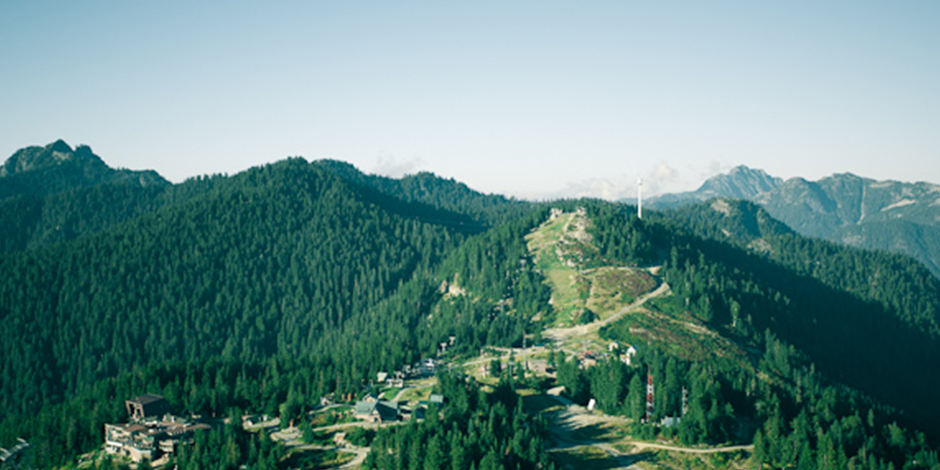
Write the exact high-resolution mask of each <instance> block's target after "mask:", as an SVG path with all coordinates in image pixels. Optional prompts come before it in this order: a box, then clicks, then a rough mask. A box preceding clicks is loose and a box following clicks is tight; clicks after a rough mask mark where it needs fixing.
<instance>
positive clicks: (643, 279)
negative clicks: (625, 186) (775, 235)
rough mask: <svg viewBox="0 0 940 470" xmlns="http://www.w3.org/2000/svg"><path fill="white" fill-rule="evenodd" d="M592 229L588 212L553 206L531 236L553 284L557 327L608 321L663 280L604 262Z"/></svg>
mask: <svg viewBox="0 0 940 470" xmlns="http://www.w3.org/2000/svg"><path fill="white" fill-rule="evenodd" d="M590 227H591V220H590V219H589V218H588V217H587V216H586V215H585V213H584V212H583V211H577V212H573V213H572V212H569V213H563V212H561V211H557V210H554V211H552V216H551V217H550V218H549V219H548V220H547V221H545V222H544V223H542V225H540V226H539V227H538V228H537V229H535V230H533V231H532V233H530V234H528V235H527V236H526V241H527V242H528V247H529V251H531V252H532V253H533V255H534V257H535V262H536V265H537V266H538V268H539V269H540V270H541V271H542V274H543V275H544V276H545V278H546V279H547V280H548V283H549V284H550V285H551V287H552V298H551V303H552V307H553V308H554V311H555V321H554V323H553V326H554V327H558V328H566V327H571V326H574V325H577V324H586V323H590V322H592V321H595V320H604V319H606V318H607V317H609V316H610V315H612V314H613V313H614V312H617V311H619V310H621V309H623V308H624V307H626V306H628V305H630V304H631V303H632V302H633V301H634V300H636V299H637V298H638V297H639V296H640V295H642V294H645V293H647V292H650V291H652V290H653V289H655V288H656V287H657V285H658V284H659V283H658V281H657V280H656V279H655V278H654V277H653V276H652V275H650V274H649V273H648V272H646V271H644V270H641V269H635V268H627V267H618V266H607V265H605V263H604V261H603V260H602V259H601V257H600V255H599V252H598V249H597V247H596V246H594V244H593V243H592V236H591V234H590V232H589V229H590Z"/></svg>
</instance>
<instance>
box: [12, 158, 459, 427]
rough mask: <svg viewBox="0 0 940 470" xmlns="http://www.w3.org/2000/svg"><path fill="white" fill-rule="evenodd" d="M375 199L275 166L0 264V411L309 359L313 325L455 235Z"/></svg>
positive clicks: (421, 262)
mask: <svg viewBox="0 0 940 470" xmlns="http://www.w3.org/2000/svg"><path fill="white" fill-rule="evenodd" d="M375 196H376V194H373V193H368V192H363V190H362V189H357V188H356V187H351V186H349V185H347V184H345V183H344V182H343V181H342V180H340V179H339V178H337V177H335V176H332V175H331V174H329V173H326V172H323V171H322V170H320V169H318V168H317V167H316V166H315V165H310V164H307V163H306V162H304V161H303V160H288V161H284V162H280V163H278V164H275V165H270V166H265V167H261V168H255V169H252V170H249V171H246V172H244V173H242V174H239V175H237V176H234V177H231V178H228V179H225V180H223V181H220V182H219V183H218V184H217V185H216V187H215V188H213V189H212V190H211V191H208V192H206V193H204V194H202V195H199V196H196V197H193V198H191V199H189V200H187V201H185V202H183V203H180V204H177V205H173V206H168V207H164V208H162V209H159V210H156V211H154V212H151V213H148V214H145V215H144V216H142V217H139V218H137V219H133V220H130V221H128V222H125V223H122V224H119V225H115V226H112V227H111V228H108V229H106V230H104V231H102V232H100V233H98V234H95V235H92V236H88V237H82V238H79V239H76V240H74V241H73V242H71V243H67V244H60V245H54V246H51V247H49V248H44V249H39V250H33V251H29V252H25V253H20V254H16V255H8V256H4V257H0V271H2V272H4V274H5V275H4V278H3V282H2V285H0V316H2V320H3V321H2V322H0V324H2V325H3V326H2V327H0V328H2V330H0V336H2V338H3V340H2V341H0V343H2V346H0V348H3V353H2V354H0V357H2V361H3V369H4V370H6V371H8V372H9V373H8V374H7V377H8V379H7V380H4V381H3V383H2V386H3V390H2V395H0V396H2V399H3V403H2V405H3V406H2V407H3V409H4V410H6V411H8V412H15V413H19V412H25V411H27V410H29V409H35V408H37V407H39V406H41V405H42V404H43V403H46V402H54V401H57V400H59V399H61V397H62V396H63V393H66V392H73V391H76V390H79V389H81V387H82V386H83V385H85V384H89V383H92V382H93V381H94V380H96V379H98V378H105V377H110V376H113V375H115V374H116V373H117V372H119V371H121V370H127V369H129V368H131V367H134V366H135V365H136V366H143V365H146V364H147V363H150V362H160V361H168V360H178V359H181V360H198V359H204V358H207V357H212V356H221V357H230V358H233V359H239V360H244V361H257V360H263V359H265V358H267V357H270V356H271V355H276V354H293V353H290V351H303V355H305V356H316V355H317V354H323V351H322V349H321V347H322V344H321V341H320V340H321V339H322V338H323V337H325V335H326V333H327V332H328V331H330V330H335V329H339V328H340V327H341V325H342V324H343V323H344V322H346V321H348V320H349V319H351V318H353V317H355V316H356V315H362V314H364V312H366V311H367V310H368V309H369V308H370V307H371V306H372V305H375V304H376V303H378V302H379V300H381V299H383V298H385V297H387V296H388V295H390V294H391V293H393V292H394V291H395V290H396V289H397V288H398V287H399V285H400V284H401V283H402V282H404V281H407V280H408V279H409V278H410V277H411V276H412V273H414V272H415V271H421V270H428V269H430V268H431V267H432V266H434V265H435V264H436V263H438V262H439V259H440V257H442V256H443V255H444V253H446V252H447V251H448V250H450V249H452V248H453V247H454V246H456V245H457V244H458V243H459V241H460V240H461V238H462V235H460V233H459V232H454V231H453V230H452V229H451V228H450V227H446V226H439V225H433V224H429V223H425V222H422V221H421V220H420V215H415V214H411V213H408V211H407V210H408V209H409V206H408V205H407V204H403V203H399V202H396V201H394V200H386V199H380V200H375V201H373V200H371V198H373V197H375ZM390 365H391V364H390Z"/></svg>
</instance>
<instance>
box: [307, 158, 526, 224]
mask: <svg viewBox="0 0 940 470" xmlns="http://www.w3.org/2000/svg"><path fill="white" fill-rule="evenodd" d="M315 164H316V165H319V166H321V167H323V168H325V169H326V170H328V171H330V172H333V173H335V174H336V175H338V176H339V177H341V178H343V179H346V180H349V181H352V182H354V183H356V184H360V185H363V186H367V187H370V188H373V189H375V190H377V191H379V192H382V193H384V194H387V195H389V196H393V197H395V198H398V199H401V200H403V201H406V202H414V203H422V204H427V205H430V206H432V207H436V208H438V209H443V210H448V211H452V212H456V213H460V214H466V215H467V216H469V217H471V218H472V220H473V221H475V222H476V223H477V224H478V225H480V226H481V227H489V226H495V225H499V224H501V223H504V222H508V221H510V220H512V219H515V218H518V217H521V216H523V215H525V214H527V213H529V212H531V211H532V210H533V208H534V207H536V206H537V204H533V203H530V202H525V201H517V200H515V199H510V198H506V197H503V196H500V195H495V194H491V195H486V194H481V193H479V192H477V191H474V190H472V189H470V188H469V187H467V185H465V184H463V183H460V182H457V181H454V180H453V179H444V178H440V177H438V176H435V175H434V174H432V173H428V172H420V173H417V174H413V175H405V176H403V177H402V178H398V179H396V178H389V177H387V176H378V175H367V174H365V173H363V172H361V171H359V170H358V169H357V168H356V167H354V166H352V165H350V164H349V163H346V162H340V161H336V160H318V161H316V162H315Z"/></svg>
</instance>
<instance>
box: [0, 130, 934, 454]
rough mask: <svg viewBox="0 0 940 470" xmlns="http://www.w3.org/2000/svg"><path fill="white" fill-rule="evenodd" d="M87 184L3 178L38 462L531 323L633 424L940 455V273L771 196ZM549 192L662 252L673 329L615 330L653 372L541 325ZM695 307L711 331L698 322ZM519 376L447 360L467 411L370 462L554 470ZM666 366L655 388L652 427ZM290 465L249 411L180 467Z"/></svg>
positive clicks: (322, 390)
mask: <svg viewBox="0 0 940 470" xmlns="http://www.w3.org/2000/svg"><path fill="white" fill-rule="evenodd" d="M63 145H64V144H63ZM66 147H67V146H66ZM45 150H46V151H47V153H48V152H52V151H57V152H60V153H64V152H65V151H66V148H65V147H62V146H61V145H58V144H52V145H51V146H49V147H47V148H46V149H45ZM69 150H70V149H69ZM35 152H38V153H35ZM79 152H87V153H89V154H90V150H85V149H80V150H79V149H77V150H76V151H75V153H79ZM34 153H35V155H41V152H40V151H39V150H34ZM36 158H38V157H36ZM96 158H97V157H96ZM24 161H25V160H24ZM58 170H62V168H58ZM43 171H47V172H52V173H55V172H53V171H52V169H46V170H43ZM96 171H97V170H96ZM105 173H106V172H105ZM25 174H26V175H27V176H28V178H27V177H26V176H23V175H20V176H18V177H17V178H19V179H18V180H17V181H31V180H30V178H37V176H36V175H35V174H32V175H30V174H29V173H25ZM102 174H103V173H102ZM138 176H139V175H138ZM8 177H9V176H6V177H4V178H0V181H2V180H3V179H5V178H8ZM53 180H54V181H71V182H72V183H74V182H75V181H78V180H75V179H74V178H73V179H68V178H65V177H61V178H53ZM81 181H84V182H83V183H82V184H77V183H76V184H71V183H69V184H65V183H61V184H60V183H55V184H52V183H50V184H49V185H45V186H43V185H37V184H34V183H30V184H31V185H32V186H30V185H28V184H26V183H17V185H19V186H17V185H11V184H8V185H7V186H5V187H6V188H8V189H7V190H8V192H9V193H10V194H9V195H8V196H7V197H5V198H3V199H0V208H2V209H3V210H2V211H0V217H2V218H3V222H4V223H3V224H2V228H0V230H2V235H3V236H2V246H0V253H2V254H0V273H3V276H2V277H0V373H2V375H0V377H2V381H0V410H2V415H0V416H2V418H0V419H2V422H0V445H3V446H6V445H9V444H10V443H11V442H14V441H15V439H16V438H17V437H26V438H28V439H29V440H30V442H31V443H33V447H32V459H33V463H34V465H36V466H37V467H39V468H53V467H56V466H60V465H66V464H70V463H74V462H75V458H76V456H77V455H80V454H81V453H84V452H88V451H90V450H93V449H95V448H98V447H100V445H101V443H102V433H103V431H102V426H103V424H104V423H107V422H118V421H121V420H123V419H124V418H125V416H124V408H123V400H125V399H127V398H129V397H132V396H136V395H139V394H143V393H157V394H161V395H163V396H164V397H166V399H167V400H168V401H169V402H170V404H171V405H172V406H173V408H174V409H176V410H177V411H179V412H180V413H184V414H186V413H192V414H199V415H203V416H209V417H216V418H225V417H230V418H232V419H231V422H239V421H240V416H242V415H243V414H247V413H265V414H267V415H269V416H279V417H281V419H282V422H285V423H287V422H295V421H298V422H299V421H302V420H303V419H304V417H305V416H307V412H309V411H311V410H313V409H314V408H315V407H316V406H317V404H318V403H319V401H320V398H321V397H323V396H326V395H328V394H331V393H334V394H337V395H340V396H342V395H347V394H352V395H353V396H355V395H358V394H361V393H362V392H363V385H364V383H366V378H369V377H375V375H376V373H377V372H380V371H392V370H397V369H399V368H400V367H402V366H403V365H405V364H410V363H413V362H415V361H418V360H421V359H424V358H428V357H434V356H435V355H436V354H437V353H438V352H439V351H438V347H439V345H440V344H441V342H442V341H448V340H449V339H450V338H453V340H451V343H452V345H453V347H452V348H451V349H450V351H449V354H451V355H452V357H462V358H467V357H473V356H476V355H479V354H480V352H481V351H484V350H486V349H487V348H488V347H500V348H512V347H515V348H519V347H520V346H521V345H522V344H523V338H526V339H527V340H528V341H529V345H530V346H531V345H532V343H535V344H538V345H540V346H541V347H544V348H546V349H548V350H549V351H550V352H549V353H548V354H549V356H550V362H551V363H553V365H554V367H555V368H556V369H557V383H558V384H559V385H563V386H564V387H565V393H566V394H567V396H569V397H570V398H571V399H573V400H574V401H575V402H578V403H582V404H584V403H586V402H587V401H588V400H589V399H591V398H593V399H596V402H597V406H598V407H599V409H600V410H603V411H604V412H605V413H607V414H610V415H615V416H623V417H626V418H630V419H632V420H633V422H634V423H636V425H635V427H634V428H633V429H634V432H635V435H636V437H638V438H646V439H653V438H656V437H659V438H660V439H671V440H674V441H676V442H678V443H681V444H683V445H689V446H695V445H721V444H728V443H730V444H745V445H746V444H753V445H754V448H753V453H752V456H751V461H752V462H753V463H755V464H756V465H757V466H760V465H766V466H768V467H773V468H780V467H795V468H849V467H855V468H892V467H893V468H938V467H940V463H938V461H937V452H936V450H934V449H935V447H933V446H935V445H936V442H937V441H936V440H937V439H938V436H940V429H938V428H937V426H936V423H937V422H940V407H938V405H937V404H936V403H935V400H934V398H935V397H934V390H936V389H937V387H938V386H940V383H938V381H940V377H938V376H937V374H936V373H935V371H934V370H933V367H932V364H935V363H936V361H937V360H938V359H940V338H938V336H940V318H938V313H940V311H938V308H940V285H938V281H937V279H936V278H935V277H934V276H932V275H930V273H929V272H928V271H926V269H925V268H923V266H921V265H919V264H918V263H916V262H915V261H913V260H912V259H910V258H907V257H904V256H900V255H894V254H888V253H884V252H869V251H861V250H856V249H852V248H846V247H843V246H840V245H835V244H832V243H830V242H824V241H820V240H815V239H808V238H803V237H800V236H798V235H795V234H794V233H793V232H792V231H790V230H789V229H788V228H787V227H786V226H784V225H782V224H780V223H779V222H777V221H775V220H774V219H772V218H770V217H769V216H768V215H767V214H766V213H765V212H763V211H762V210H761V209H760V208H758V207H756V206H754V205H752V204H750V203H746V202H743V201H726V200H716V201H710V202H707V203H705V204H701V205H696V206H689V207H685V208H682V209H677V210H672V211H664V212H650V213H649V214H648V215H646V217H645V218H644V219H642V220H641V219H639V218H637V217H636V216H635V214H634V212H635V208H633V207H630V206H625V205H621V204H611V203H606V202H601V201H592V200H580V201H556V202H554V203H551V204H535V203H527V202H521V201H515V200H512V199H507V198H502V197H500V196H487V195H482V194H479V193H476V192H474V191H472V190H470V189H469V188H467V187H466V186H465V185H462V184H460V183H457V182H455V181H453V180H446V179H441V178H437V177H435V176H433V175H430V174H418V175H412V176H407V177H404V178H402V179H392V178H385V177H378V176H374V175H365V174H363V173H361V172H359V171H358V170H356V169H355V168H354V167H352V166H350V165H347V164H345V163H341V162H334V161H320V162H313V163H308V162H306V161H304V160H303V159H299V158H295V159H288V160H285V161H282V162H278V163H276V164H271V165H265V166H263V167H258V168H253V169H251V170H248V171H245V172H243V173H240V174H237V175H234V176H221V175H217V176H213V177H205V178H197V179H193V180H189V181H186V182H184V183H181V184H177V185H171V184H168V183H166V182H162V183H159V182H157V183H154V184H150V183H148V184H127V182H126V180H125V179H121V178H118V179H113V178H112V179H107V178H105V179H102V180H100V181H99V180H94V179H87V178H86V179H85V180H81ZM136 181H140V179H139V178H138V179H137V180H136ZM147 181H151V180H147ZM153 181H156V180H153ZM158 183H159V184H158ZM27 187H33V188H37V187H41V188H47V189H48V188H55V190H52V189H49V190H42V191H39V190H26V189H23V188H27ZM9 188H13V189H9ZM553 207H554V208H560V209H563V210H567V211H575V210H578V209H583V210H584V213H585V214H586V217H587V219H588V220H590V227H589V229H588V232H589V234H590V236H591V237H592V240H593V242H592V243H593V246H594V247H596V251H590V252H584V253H583V256H582V258H583V259H581V260H580V261H579V262H580V263H581V265H579V267H578V269H584V270H590V269H597V268H600V267H605V266H617V267H623V268H625V269H626V268H629V269H651V270H652V271H653V272H655V273H656V274H655V275H656V278H657V279H658V281H657V282H662V283H665V284H666V285H667V286H668V287H669V289H670V290H669V292H670V293H671V295H667V296H663V297H657V298H655V299H651V300H650V301H649V302H648V309H649V311H650V312H653V314H655V315H658V317H656V318H659V320H657V323H656V324H634V323H630V321H633V322H636V321H640V320H639V319H638V318H632V319H627V320H626V321H621V322H615V323H611V324H609V325H606V326H603V327H601V328H600V329H599V334H600V336H601V338H603V339H604V340H605V341H619V342H622V343H625V344H626V343H632V344H638V345H640V346H641V347H640V351H639V353H638V354H637V356H636V357H635V358H634V362H633V364H632V365H631V366H627V365H626V364H624V362H622V361H620V360H618V359H617V358H616V357H614V356H612V357H611V358H609V359H604V360H600V361H599V362H598V363H597V365H595V366H593V367H587V368H586V367H583V366H581V365H579V363H578V362H577V358H575V357H574V356H573V355H571V354H569V353H566V352H564V351H562V350H560V349H559V350H553V348H554V346H553V345H552V344H551V343H550V342H548V341H544V340H543V339H542V338H541V335H542V332H543V331H544V330H545V329H546V328H550V327H552V326H553V325H554V322H556V320H557V318H556V312H555V310H554V306H553V304H552V298H553V291H552V287H551V283H550V282H549V280H548V279H547V278H546V275H545V273H543V272H542V271H541V270H540V268H539V267H538V263H537V262H536V260H535V258H534V256H533V253H532V252H530V249H529V247H528V245H527V242H526V236H527V235H528V234H529V233H531V232H532V231H533V230H536V229H537V228H538V227H539V226H540V224H542V223H543V222H544V221H545V220H546V219H548V218H549V216H550V210H551V209H552V208H553ZM673 323H675V324H679V325H688V326H684V328H686V329H688V330H690V331H699V332H704V333H702V334H701V335H698V336H694V337H693V336H690V337H688V338H692V339H688V338H687V337H682V336H676V335H678V333H677V331H678V330H676V331H671V330H670V329H669V327H668V326H663V325H670V324H673ZM657 328H658V329H657ZM638 331H639V332H642V331H647V332H649V331H653V332H655V333H659V334H660V336H656V335H647V336H643V335H642V334H641V333H637V332H638ZM666 335H672V336H666ZM497 365H498V363H497ZM496 374H497V375H498V376H499V378H498V382H497V383H495V385H493V386H492V387H490V386H486V387H482V388H481V386H480V385H479V384H478V383H477V382H475V381H474V380H473V379H470V378H468V377H466V376H464V375H462V374H458V373H440V374H438V377H437V385H436V391H437V392H439V393H441V394H442V395H443V396H444V397H446V406H444V407H443V408H440V409H438V408H433V407H432V408H431V412H430V413H429V414H428V415H427V417H426V419H424V420H422V421H420V422H419V421H413V422H410V423H408V424H405V425H402V426H396V427H389V428H383V429H382V430H380V431H379V432H378V433H377V434H376V435H375V436H374V440H372V442H371V447H372V452H371V453H370V454H369V457H368V458H367V459H366V461H365V462H364V464H363V465H364V468H453V469H462V470H467V469H470V468H476V469H483V468H552V467H553V466H554V465H555V462H554V461H552V459H551V458H550V457H549V456H548V453H547V449H548V448H549V446H550V445H551V441H550V438H549V433H548V428H549V427H550V425H549V424H548V423H546V422H545V421H544V420H543V418H542V417H541V415H538V414H531V412H530V411H527V410H526V409H525V407H524V406H522V397H521V396H520V395H519V394H518V393H517V392H516V387H517V386H525V387H527V388H532V387H534V388H539V387H542V388H544V387H545V384H540V383H537V382H533V380H532V377H531V376H530V377H528V378H527V377H525V374H521V375H520V376H514V375H512V374H510V373H501V375H500V372H496ZM649 375H652V376H653V377H656V378H657V381H658V382H657V383H658V387H659V388H658V390H659V393H658V394H657V395H656V406H655V412H654V416H652V419H651V420H650V422H649V423H646V424H642V425H641V424H639V422H640V421H641V418H643V417H644V413H645V398H646V396H645V380H646V379H647V377H648V376H649ZM522 384H524V385H522ZM484 390H485V391H484ZM675 416H681V417H682V420H681V423H679V424H678V425H677V426H674V427H669V426H661V425H658V424H656V423H660V422H662V420H663V419H664V418H667V417H675ZM283 457H284V455H283V449H281V448H280V447H278V446H275V445H274V444H272V442H271V441H270V439H265V438H263V437H259V435H255V434H251V433H246V432H245V431H244V430H242V429H241V428H240V427H238V426H231V425H230V426H221V427H218V428H216V429H214V430H212V431H209V432H205V433H199V434H198V436H197V437H196V442H195V445H194V446H192V447H187V448H186V449H185V450H183V451H181V453H180V454H179V455H178V457H177V460H176V462H175V463H176V464H178V465H179V466H180V468H226V469H229V468H231V469H234V468H239V466H240V465H250V466H251V468H276V467H277V466H278V465H280V464H279V462H281V459H282V458H283Z"/></svg>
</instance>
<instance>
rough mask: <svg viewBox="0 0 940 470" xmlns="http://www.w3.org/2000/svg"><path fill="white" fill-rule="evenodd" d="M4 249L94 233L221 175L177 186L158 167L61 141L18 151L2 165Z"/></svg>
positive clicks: (0, 240) (201, 188)
mask: <svg viewBox="0 0 940 470" xmlns="http://www.w3.org/2000/svg"><path fill="white" fill-rule="evenodd" d="M0 173H2V174H3V176H0V254H2V253H10V252H17V251H24V250H32V249H36V248H41V247H45V246H49V245H52V244H55V243H60V242H64V241H68V240H72V239H74V238H76V237H78V236H81V235H85V234H92V233H96V232H99V231H101V230H104V229H106V228H108V227H110V226H112V225H115V224H118V223H121V222H124V221H126V220H130V219H133V218H136V217H139V216H141V215H144V214H146V213H149V212H152V211H154V210H156V209H159V208H160V207H163V206H166V205H170V204H175V203H179V202H181V201H184V200H186V199H188V198H190V197H193V196H195V195H198V194H201V193H203V192H205V191H207V190H208V189H210V188H211V187H212V185H213V182H214V181H217V180H218V177H200V178H192V179H190V180H187V181H186V182H184V183H181V184H177V185H172V184H170V183H169V182H167V181H166V180H164V179H163V178H162V177H160V175H158V174H157V173H156V172H154V171H151V170H148V171H130V170H120V169H113V168H110V167H108V166H107V165H106V164H105V163H104V161H103V160H101V158H100V157H98V156H97V155H95V154H94V153H92V151H91V149H90V148H88V147H87V146H79V147H78V148H76V149H75V150H72V149H71V147H69V146H68V144H66V143H65V142H63V141H61V140H59V141H56V142H54V143H52V144H49V145H46V146H45V147H38V146H35V147H27V148H24V149H21V150H19V151H17V152H16V153H15V154H14V155H13V156H11V157H10V158H9V159H7V161H6V162H5V163H4V165H3V166H2V167H0Z"/></svg>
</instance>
